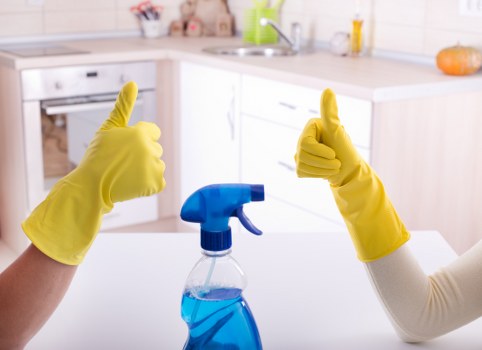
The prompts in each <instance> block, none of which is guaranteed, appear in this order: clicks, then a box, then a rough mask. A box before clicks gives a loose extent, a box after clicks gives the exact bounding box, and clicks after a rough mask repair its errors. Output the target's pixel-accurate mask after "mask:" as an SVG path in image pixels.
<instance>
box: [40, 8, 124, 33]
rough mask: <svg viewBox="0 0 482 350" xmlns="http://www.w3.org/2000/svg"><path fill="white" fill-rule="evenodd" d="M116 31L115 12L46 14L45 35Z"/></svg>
mask: <svg viewBox="0 0 482 350" xmlns="http://www.w3.org/2000/svg"><path fill="white" fill-rule="evenodd" d="M115 29H116V11H115V10H103V11H95V12H93V11H80V10H78V11H70V12H47V13H46V14H45V33H47V34H59V33H84V32H99V31H110V30H115Z"/></svg>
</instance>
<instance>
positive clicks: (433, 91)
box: [0, 42, 482, 102]
mask: <svg viewBox="0 0 482 350" xmlns="http://www.w3.org/2000/svg"><path fill="white" fill-rule="evenodd" d="M126 45H127V49H126V47H123V50H120V51H115V50H114V51H110V52H92V53H88V54H84V53H83V54H75V55H69V56H68V59H66V60H64V61H62V58H61V57H60V56H55V57H56V59H55V60H52V58H51V57H50V58H48V57H39V58H17V57H14V56H12V55H9V54H6V53H4V54H2V55H0V64H3V65H5V66H7V67H9V68H11V69H15V70H24V69H37V68H54V67H60V66H72V65H88V64H108V63H122V62H132V61H146V60H174V61H182V60H189V61H191V62H195V63H199V64H205V65H210V66H213V67H216V68H220V69H226V70H232V71H235V72H238V73H240V74H251V75H256V76H259V77H262V78H266V79H271V80H276V81H280V82H285V83H289V84H295V85H299V86H304V87H307V88H312V89H320V90H321V89H323V88H326V87H330V88H331V89H333V90H334V91H335V92H337V93H338V94H341V95H346V96H350V97H354V98H360V99H364V100H369V101H372V102H388V101H398V100H404V99H412V98H423V97H435V96H444V95H449V94H453V93H466V92H471V91H479V90H480V89H481V86H482V74H477V76H470V77H454V78H453V79H450V78H448V79H449V80H445V81H433V82H429V83H414V84H403V85H393V86H383V87H376V86H375V87H374V86H368V84H367V85H360V84H350V83H347V82H346V81H345V82H342V81H337V80H334V79H332V78H331V79H328V78H323V77H321V76H319V75H318V76H313V75H309V74H307V73H306V72H299V71H294V70H283V69H281V68H279V67H276V66H275V67H272V68H271V67H267V66H266V65H264V66H261V65H256V61H254V60H246V61H241V60H240V59H239V58H232V57H226V56H213V55H210V54H207V53H203V52H200V51H192V50H193V49H191V48H190V49H186V50H183V49H182V48H179V47H174V48H172V47H167V46H168V45H169V43H167V44H164V45H165V46H162V47H156V46H150V45H152V44H150V43H147V44H142V45H139V43H136V42H135V43H132V44H131V45H132V49H130V46H129V45H130V44H129V43H127V44H126ZM136 48H138V50H136ZM59 62H60V63H59ZM440 74H442V73H440Z"/></svg>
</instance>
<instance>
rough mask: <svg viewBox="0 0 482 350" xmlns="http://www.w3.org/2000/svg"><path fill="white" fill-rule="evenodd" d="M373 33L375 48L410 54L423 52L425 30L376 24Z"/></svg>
mask: <svg viewBox="0 0 482 350" xmlns="http://www.w3.org/2000/svg"><path fill="white" fill-rule="evenodd" d="M373 31H374V32H373V47H375V48H377V49H382V50H389V51H401V52H404V53H410V54H421V53H422V52H423V48H424V30H423V28H420V27H411V26H404V25H397V24H385V23H380V22H375V23H374V28H373Z"/></svg>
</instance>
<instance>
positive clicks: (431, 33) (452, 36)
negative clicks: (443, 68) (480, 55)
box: [423, 29, 482, 56]
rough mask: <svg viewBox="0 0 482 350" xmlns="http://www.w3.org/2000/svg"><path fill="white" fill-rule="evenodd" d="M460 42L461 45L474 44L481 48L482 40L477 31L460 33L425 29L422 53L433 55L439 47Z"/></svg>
mask: <svg viewBox="0 0 482 350" xmlns="http://www.w3.org/2000/svg"><path fill="white" fill-rule="evenodd" d="M457 42H460V44H461V45H465V46H475V47H477V48H479V49H480V50H482V40H481V38H480V34H478V33H461V32H454V31H451V30H438V29H427V30H426V31H425V47H424V50H423V54H424V55H427V56H435V55H436V54H437V53H438V52H439V51H440V50H441V49H443V48H445V47H449V46H454V45H455V44H457Z"/></svg>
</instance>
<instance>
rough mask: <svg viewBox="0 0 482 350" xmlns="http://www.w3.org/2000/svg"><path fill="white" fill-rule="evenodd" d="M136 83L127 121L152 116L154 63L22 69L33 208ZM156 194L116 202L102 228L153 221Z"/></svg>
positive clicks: (77, 158)
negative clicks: (125, 87) (126, 86)
mask: <svg viewBox="0 0 482 350" xmlns="http://www.w3.org/2000/svg"><path fill="white" fill-rule="evenodd" d="M131 80H133V81H135V82H136V83H137V85H138V87H139V94H138V99H137V102H136V105H135V108H134V110H133V113H132V116H131V119H130V122H129V125H134V124H135V123H136V122H138V121H140V120H145V121H155V120H156V116H157V113H156V112H157V111H156V101H155V88H156V66H155V63H154V62H135V63H125V64H105V65H87V66H70V67H60V68H42V69H28V70H24V71H22V73H21V81H22V90H23V94H22V96H23V123H24V128H23V129H24V130H25V131H24V133H25V135H24V140H25V141H24V142H25V145H24V146H25V152H26V154H25V159H26V169H27V194H28V200H27V201H28V206H29V210H30V211H31V210H33V209H34V208H35V207H36V206H37V205H38V204H39V203H40V202H41V201H42V200H43V199H44V198H45V196H46V195H47V194H48V192H49V190H50V189H51V187H52V186H53V184H54V183H55V182H56V181H57V180H58V179H60V178H61V177H63V176H65V175H66V174H68V173H69V172H70V171H72V169H74V168H75V167H76V166H77V165H78V164H79V162H80V160H81V158H82V156H83V154H84V152H85V150H86V148H87V146H88V144H89V142H90V140H91V139H92V137H93V136H94V134H95V132H96V130H97V129H98V128H99V127H100V125H101V124H102V122H103V121H104V120H105V119H106V118H107V117H108V115H109V113H110V111H111V110H112V108H113V106H114V103H115V100H116V97H117V93H118V91H119V90H120V88H121V87H122V85H124V84H125V83H126V82H128V81H131ZM158 212H159V211H158V200H157V196H151V197H144V198H137V199H134V200H131V201H126V202H121V203H116V205H115V206H114V209H113V210H112V212H110V213H109V214H107V215H105V216H104V219H103V223H102V229H110V228H115V227H120V226H126V225H132V224H138V223H143V222H149V221H155V220H157V219H158V215H159V214H158Z"/></svg>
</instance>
